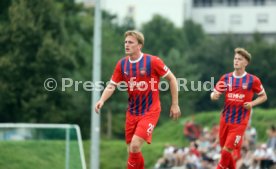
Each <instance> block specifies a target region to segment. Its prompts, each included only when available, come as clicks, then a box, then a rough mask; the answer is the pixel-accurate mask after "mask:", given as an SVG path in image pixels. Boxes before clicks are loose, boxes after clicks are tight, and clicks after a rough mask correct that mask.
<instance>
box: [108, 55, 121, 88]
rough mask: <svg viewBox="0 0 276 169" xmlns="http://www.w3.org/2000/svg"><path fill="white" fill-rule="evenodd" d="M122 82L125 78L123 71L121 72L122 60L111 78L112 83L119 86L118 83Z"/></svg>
mask: <svg viewBox="0 0 276 169" xmlns="http://www.w3.org/2000/svg"><path fill="white" fill-rule="evenodd" d="M121 81H123V76H122V70H121V60H120V61H119V62H117V64H116V67H115V69H114V71H113V74H112V76H111V80H110V82H111V83H113V84H115V85H117V84H118V83H120V82H121Z"/></svg>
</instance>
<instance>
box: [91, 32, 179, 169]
mask: <svg viewBox="0 0 276 169" xmlns="http://www.w3.org/2000/svg"><path fill="white" fill-rule="evenodd" d="M143 46H144V35H143V34H142V33H141V32H138V31H127V32H126V33H125V54H126V56H125V57H123V58H122V59H120V60H119V61H118V63H117V65H116V67H115V69H114V72H113V75H112V77H111V83H110V84H108V86H107V87H106V88H105V90H104V91H103V93H102V96H101V98H100V100H99V101H98V102H97V103H96V105H95V111H96V112H99V110H100V109H101V108H102V106H103V105H104V103H105V101H106V100H107V99H108V98H109V97H110V96H111V95H112V94H113V92H114V90H115V86H117V85H118V84H120V83H123V82H124V83H125V85H127V89H128V96H129V97H128V108H127V111H126V122H125V139H126V143H127V145H128V152H129V155H128V161H127V169H144V158H143V155H142V152H141V148H142V145H143V143H144V142H147V143H148V144H150V143H151V138H152V132H153V130H154V128H155V126H156V124H157V121H158V119H159V116H160V112H161V105H160V100H159V90H158V83H159V81H160V77H163V78H165V79H166V80H168V81H169V84H170V91H171V97H172V102H171V108H170V116H171V117H172V118H173V119H178V118H179V116H180V115H181V113H180V108H179V105H178V90H177V89H178V87H177V80H176V78H175V76H174V75H173V73H172V72H171V71H170V69H169V68H168V67H167V66H166V65H165V64H164V63H163V61H162V60H161V59H160V58H159V57H157V56H153V55H150V54H146V53H142V51H141V50H142V47H143Z"/></svg>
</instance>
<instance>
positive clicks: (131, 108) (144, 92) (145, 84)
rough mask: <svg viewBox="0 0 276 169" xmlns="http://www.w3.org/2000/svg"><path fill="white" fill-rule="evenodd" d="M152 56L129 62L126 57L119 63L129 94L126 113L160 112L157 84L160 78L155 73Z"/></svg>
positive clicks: (145, 55) (144, 56)
mask: <svg viewBox="0 0 276 169" xmlns="http://www.w3.org/2000/svg"><path fill="white" fill-rule="evenodd" d="M152 59H153V58H152V56H151V55H147V54H144V55H143V57H142V58H141V59H140V60H138V61H136V62H131V61H130V60H129V58H128V57H126V58H125V59H123V60H122V61H121V72H122V76H123V82H124V85H125V86H127V91H128V94H129V98H128V103H129V104H128V112H130V114H132V115H138V116H139V115H144V114H145V113H146V112H148V111H150V110H154V111H155V110H156V111H159V110H160V102H159V91H158V83H159V81H160V77H159V76H158V75H157V74H156V73H155V71H154V68H153V63H152Z"/></svg>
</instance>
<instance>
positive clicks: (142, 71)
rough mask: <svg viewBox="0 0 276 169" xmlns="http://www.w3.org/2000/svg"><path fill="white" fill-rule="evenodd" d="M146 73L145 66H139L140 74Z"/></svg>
mask: <svg viewBox="0 0 276 169" xmlns="http://www.w3.org/2000/svg"><path fill="white" fill-rule="evenodd" d="M145 74H146V68H145V67H143V68H141V69H140V75H142V76H143V75H145Z"/></svg>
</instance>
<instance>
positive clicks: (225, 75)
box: [221, 72, 233, 78]
mask: <svg viewBox="0 0 276 169" xmlns="http://www.w3.org/2000/svg"><path fill="white" fill-rule="evenodd" d="M232 76H233V72H228V73H224V74H223V75H222V76H221V78H229V77H232Z"/></svg>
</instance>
